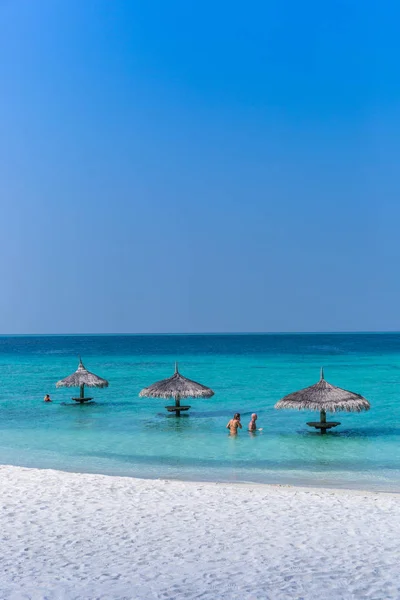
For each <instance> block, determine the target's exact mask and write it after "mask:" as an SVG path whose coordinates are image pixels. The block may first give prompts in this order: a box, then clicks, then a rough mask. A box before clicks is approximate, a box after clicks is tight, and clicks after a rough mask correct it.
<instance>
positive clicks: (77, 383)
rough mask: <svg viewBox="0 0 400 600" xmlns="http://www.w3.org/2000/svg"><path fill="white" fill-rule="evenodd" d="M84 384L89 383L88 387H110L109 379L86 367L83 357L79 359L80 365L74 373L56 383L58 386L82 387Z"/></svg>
mask: <svg viewBox="0 0 400 600" xmlns="http://www.w3.org/2000/svg"><path fill="white" fill-rule="evenodd" d="M83 385H87V386H88V387H98V388H104V387H108V381H107V380H106V379H103V378H102V377H98V375H95V374H94V373H91V372H90V371H88V370H87V369H85V367H84V366H83V363H82V360H81V359H79V365H78V368H77V370H76V371H75V373H72V375H69V376H68V377H66V378H65V379H61V380H60V381H57V383H56V386H57V387H58V388H59V387H81V386H83Z"/></svg>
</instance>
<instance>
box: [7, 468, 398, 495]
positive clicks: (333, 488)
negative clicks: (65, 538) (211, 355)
mask: <svg viewBox="0 0 400 600" xmlns="http://www.w3.org/2000/svg"><path fill="white" fill-rule="evenodd" d="M3 467H11V468H16V469H27V470H32V471H51V472H52V471H54V472H56V473H66V474H71V475H92V476H98V477H111V478H121V479H132V480H135V481H136V480H137V481H164V482H168V483H169V482H170V483H174V482H176V483H187V484H209V485H227V486H240V487H247V486H248V487H260V488H263V487H267V488H268V487H278V488H294V489H297V490H302V491H318V490H325V491H327V492H349V493H352V492H359V493H368V494H393V495H398V494H400V484H399V489H397V490H392V489H390V490H385V489H375V488H368V487H359V486H358V485H357V484H354V486H349V487H347V486H346V484H343V485H334V484H332V485H315V484H314V483H310V484H308V483H306V482H304V481H302V482H299V483H297V482H293V483H291V482H264V481H262V482H261V481H246V480H239V479H238V480H236V481H224V480H212V479H196V478H191V477H188V478H184V479H180V478H178V477H150V476H149V477H145V476H136V475H129V474H127V475H121V474H118V473H115V474H114V473H101V472H98V471H76V470H68V469H56V468H53V467H32V466H29V467H27V466H24V465H15V464H8V463H0V470H1V469H2V468H3Z"/></svg>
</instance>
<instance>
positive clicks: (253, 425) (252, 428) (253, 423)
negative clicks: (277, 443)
mask: <svg viewBox="0 0 400 600" xmlns="http://www.w3.org/2000/svg"><path fill="white" fill-rule="evenodd" d="M257 418H258V417H257V415H256V413H253V414H252V415H251V421H250V423H249V426H248V430H249V431H257V429H258V431H262V427H260V428H257V423H256V421H257Z"/></svg>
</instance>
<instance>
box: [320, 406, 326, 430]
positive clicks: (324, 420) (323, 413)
mask: <svg viewBox="0 0 400 600" xmlns="http://www.w3.org/2000/svg"><path fill="white" fill-rule="evenodd" d="M320 419H321V423H326V412H325V411H324V410H321V412H320ZM324 433H326V428H325V427H321V435H323V434H324Z"/></svg>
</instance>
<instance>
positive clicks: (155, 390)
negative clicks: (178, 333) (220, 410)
mask: <svg viewBox="0 0 400 600" xmlns="http://www.w3.org/2000/svg"><path fill="white" fill-rule="evenodd" d="M139 396H141V397H142V398H211V396H214V392H213V391H212V389H210V388H208V387H206V386H205V385H202V384H201V383H197V382H196V381H192V380H191V379H187V378H186V377H183V375H181V374H180V373H179V371H178V363H175V373H174V374H173V375H172V377H169V378H168V379H163V380H162V381H157V382H156V383H153V385H150V386H149V387H147V388H144V389H143V390H142V391H141V392H140V394H139Z"/></svg>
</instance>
